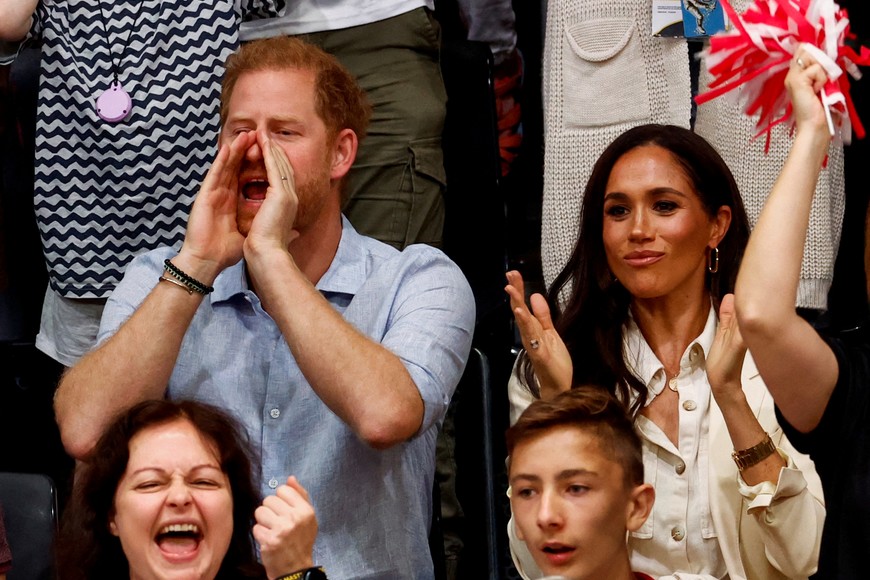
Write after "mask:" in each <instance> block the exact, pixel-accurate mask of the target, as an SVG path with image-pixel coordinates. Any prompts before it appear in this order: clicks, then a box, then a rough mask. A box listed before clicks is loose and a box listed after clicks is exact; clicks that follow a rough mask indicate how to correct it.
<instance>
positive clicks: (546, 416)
mask: <svg viewBox="0 0 870 580" xmlns="http://www.w3.org/2000/svg"><path fill="white" fill-rule="evenodd" d="M555 427H577V428H580V429H582V430H583V431H585V432H586V433H589V434H591V435H593V436H594V437H595V438H596V439H597V440H598V444H599V445H600V448H601V451H602V452H603V453H605V454H606V455H607V456H609V457H611V458H612V459H613V461H615V462H616V463H618V464H619V465H620V466H621V467H622V471H623V473H624V475H625V484H626V486H636V485H641V484H643V451H642V448H641V441H640V437H639V436H638V434H637V431H635V429H634V423H633V421H632V420H631V418H630V417H629V415H628V413H627V410H626V409H625V407H624V406H623V405H622V403H620V402H619V401H617V400H616V399H615V398H614V397H613V395H611V394H610V393H609V392H608V391H607V390H606V389H604V388H602V387H596V386H580V387H575V388H573V389H571V390H569V391H567V392H565V393H562V394H560V395H559V396H557V397H555V398H554V399H551V400H549V401H543V400H537V401H535V402H533V403H532V404H531V405H529V407H528V408H527V409H526V410H525V411H524V412H523V414H522V415H521V416H520V418H519V420H517V422H516V424H514V425H513V426H512V427H511V428H510V429H508V430H507V433H506V434H505V437H506V439H507V451H508V454H512V453H513V452H514V448H516V446H517V445H519V444H520V443H522V442H524V441H527V440H529V439H533V438H535V437H538V436H540V435H543V434H545V433H547V432H548V431H550V430H551V429H553V428H555Z"/></svg>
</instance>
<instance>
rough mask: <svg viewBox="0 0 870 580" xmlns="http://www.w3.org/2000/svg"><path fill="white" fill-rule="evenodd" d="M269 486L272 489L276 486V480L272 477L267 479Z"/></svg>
mask: <svg viewBox="0 0 870 580" xmlns="http://www.w3.org/2000/svg"><path fill="white" fill-rule="evenodd" d="M269 487H271V488H272V489H275V488H276V487H278V480H277V479H275V478H274V477H273V478H272V479H270V480H269Z"/></svg>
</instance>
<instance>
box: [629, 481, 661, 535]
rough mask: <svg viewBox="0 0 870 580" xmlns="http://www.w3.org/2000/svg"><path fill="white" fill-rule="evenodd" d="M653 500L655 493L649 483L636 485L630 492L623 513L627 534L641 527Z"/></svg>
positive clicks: (650, 509)
mask: <svg viewBox="0 0 870 580" xmlns="http://www.w3.org/2000/svg"><path fill="white" fill-rule="evenodd" d="M655 500H656V491H655V489H653V486H652V485H650V484H649V483H644V484H641V485H637V486H635V487H634V488H633V489H632V490H631V496H630V498H629V502H628V506H627V508H626V512H625V528H626V529H627V530H628V531H629V532H634V531H636V530H638V529H639V528H640V527H641V526H642V525H643V523H644V522H645V521H646V519H647V518H648V517H649V513H650V512H651V511H652V507H653V503H655Z"/></svg>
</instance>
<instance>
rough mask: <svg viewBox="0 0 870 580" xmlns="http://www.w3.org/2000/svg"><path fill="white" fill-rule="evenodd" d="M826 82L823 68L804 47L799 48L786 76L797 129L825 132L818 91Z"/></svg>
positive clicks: (825, 126)
mask: <svg viewBox="0 0 870 580" xmlns="http://www.w3.org/2000/svg"><path fill="white" fill-rule="evenodd" d="M827 82H828V76H827V74H825V69H824V68H822V65H820V64H819V63H818V62H816V60H815V59H814V58H813V57H812V55H811V54H810V52H809V51H807V50H806V49H804V48H803V47H800V48H798V50H797V52H795V55H794V58H793V59H792V61H791V64H790V65H789V71H788V75H786V77H785V88H786V90H788V95H789V98H790V99H791V105H792V108H793V111H794V119H795V125H796V127H797V130H798V132H800V131H801V130H805V129H813V130H817V131H822V130H824V131H825V132H826V133H829V132H828V128H827V126H828V123H827V120H826V115H825V109H824V107H823V106H822V101H821V99H820V98H819V93H820V92H821V91H822V89H823V88H824V86H825V83H827Z"/></svg>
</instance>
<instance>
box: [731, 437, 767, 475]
mask: <svg viewBox="0 0 870 580" xmlns="http://www.w3.org/2000/svg"><path fill="white" fill-rule="evenodd" d="M775 451H776V445H774V444H773V440H772V439H771V438H770V434H769V433H765V434H764V439H762V441H761V443H758V444H757V445H753V446H752V447H750V448H749V449H741V450H740V451H735V452H734V453H732V454H731V457H732V458H734V463H736V464H737V470H738V471H743V470H744V469H746V468H748V467H752V466H753V465H758V464H759V463H761V462H762V461H764V460H765V459H767V458H768V457H770V456H771V455H773V453H774V452H775Z"/></svg>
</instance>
